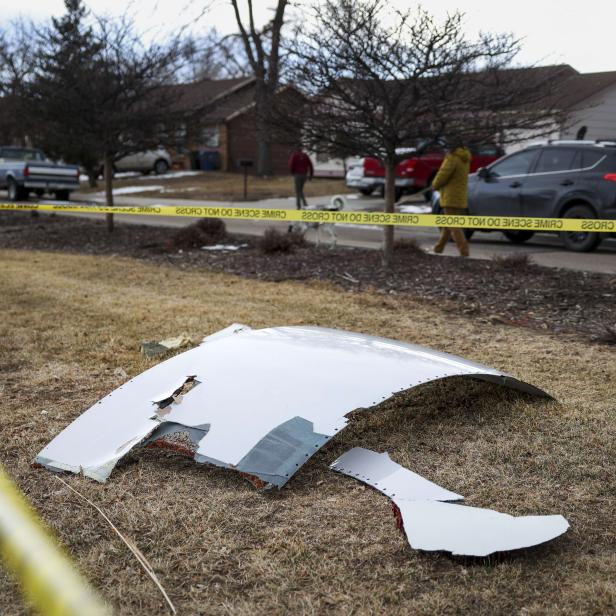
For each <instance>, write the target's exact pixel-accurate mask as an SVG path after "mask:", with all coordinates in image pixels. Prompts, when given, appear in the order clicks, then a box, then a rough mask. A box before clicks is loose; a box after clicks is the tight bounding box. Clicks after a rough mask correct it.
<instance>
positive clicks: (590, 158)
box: [435, 140, 616, 252]
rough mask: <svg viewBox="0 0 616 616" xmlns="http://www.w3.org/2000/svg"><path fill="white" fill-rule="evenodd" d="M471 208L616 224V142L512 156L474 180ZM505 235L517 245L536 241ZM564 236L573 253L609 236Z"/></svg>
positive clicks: (549, 146)
mask: <svg viewBox="0 0 616 616" xmlns="http://www.w3.org/2000/svg"><path fill="white" fill-rule="evenodd" d="M468 206H469V211H470V213H471V214H475V215H478V216H526V217H528V216H531V217H538V218H603V219H616V141H557V140H552V141H548V142H546V143H543V144H536V145H532V146H529V147H527V148H525V149H523V150H520V151H518V152H515V153H514V154H510V155H509V156H506V157H504V158H502V159H501V160H498V161H497V162H495V163H493V164H491V165H489V166H488V167H482V168H480V169H479V170H478V171H477V173H475V174H474V175H471V176H470V177H469V185H468ZM438 207H439V205H438V202H437V203H435V208H436V209H438ZM436 209H435V211H436ZM486 231H488V230H486ZM503 233H504V235H505V236H506V237H507V238H508V239H509V240H510V241H512V242H514V243H521V242H526V241H527V240H529V239H530V238H531V237H532V236H533V235H534V232H533V231H527V230H520V231H515V230H511V231H503ZM559 235H560V238H561V240H562V243H563V245H564V246H565V247H566V248H567V249H569V250H575V251H578V252H588V251H591V250H594V249H595V248H597V246H598V245H599V243H600V242H601V240H602V239H603V238H604V237H605V236H606V235H609V234H606V233H588V232H581V231H561V232H559ZM613 235H616V234H613Z"/></svg>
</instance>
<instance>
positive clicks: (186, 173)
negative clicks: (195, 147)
mask: <svg viewBox="0 0 616 616" xmlns="http://www.w3.org/2000/svg"><path fill="white" fill-rule="evenodd" d="M202 173H203V171H170V172H169V173H161V174H160V175H157V176H154V177H156V179H157V180H172V179H174V178H184V177H190V176H193V175H201V174H202ZM118 176H119V174H116V177H118ZM139 179H140V180H147V179H150V178H149V176H147V175H144V176H142V177H140V178H139Z"/></svg>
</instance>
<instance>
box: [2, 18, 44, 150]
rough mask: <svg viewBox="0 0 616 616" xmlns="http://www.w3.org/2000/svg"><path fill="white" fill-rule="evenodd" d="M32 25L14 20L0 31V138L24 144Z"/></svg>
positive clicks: (32, 57)
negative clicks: (25, 105) (25, 99)
mask: <svg viewBox="0 0 616 616" xmlns="http://www.w3.org/2000/svg"><path fill="white" fill-rule="evenodd" d="M33 38H34V28H33V25H32V24H31V23H29V22H27V21H24V20H18V21H15V22H13V23H11V24H10V25H9V27H8V28H7V29H5V30H2V31H0V105H1V108H0V138H1V139H2V141H4V142H13V141H15V142H18V143H19V144H21V145H26V142H27V140H28V131H29V120H30V118H29V117H28V115H27V114H26V113H24V105H23V101H24V95H25V90H26V87H27V84H28V83H29V82H30V81H31V79H32V76H33V72H34V64H35V60H36V51H35V47H34V46H33V44H32V40H33Z"/></svg>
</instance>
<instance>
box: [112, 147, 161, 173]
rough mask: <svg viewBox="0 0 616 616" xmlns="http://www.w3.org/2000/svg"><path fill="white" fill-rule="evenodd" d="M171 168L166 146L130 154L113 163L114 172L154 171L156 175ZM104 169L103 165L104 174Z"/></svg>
mask: <svg viewBox="0 0 616 616" xmlns="http://www.w3.org/2000/svg"><path fill="white" fill-rule="evenodd" d="M170 168H171V156H170V154H169V152H167V150H165V148H162V147H160V148H157V149H156V150H145V151H143V152H135V153H134V154H128V155H127V156H124V157H122V158H120V159H119V160H117V161H116V162H115V163H114V165H113V170H114V172H116V173H118V172H127V171H136V172H139V173H143V174H144V175H147V174H148V173H151V172H154V173H155V174H156V175H162V174H163V173H167V171H169V169H170ZM103 172H104V169H103V167H102V166H101V169H100V174H101V175H103Z"/></svg>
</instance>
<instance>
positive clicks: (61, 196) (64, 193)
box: [54, 190, 71, 201]
mask: <svg viewBox="0 0 616 616" xmlns="http://www.w3.org/2000/svg"><path fill="white" fill-rule="evenodd" d="M54 195H55V197H56V200H58V201H68V200H69V199H70V197H71V193H70V192H69V191H68V190H56V192H55V193H54Z"/></svg>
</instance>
